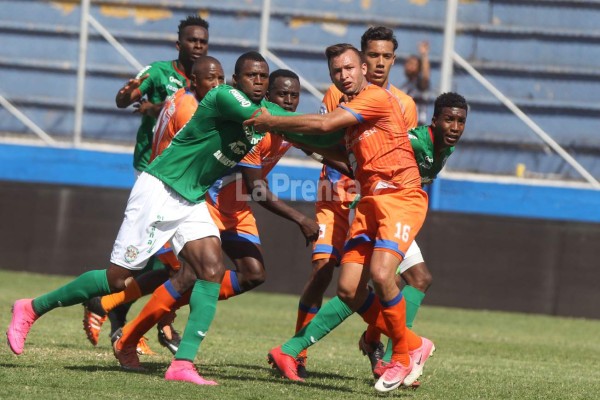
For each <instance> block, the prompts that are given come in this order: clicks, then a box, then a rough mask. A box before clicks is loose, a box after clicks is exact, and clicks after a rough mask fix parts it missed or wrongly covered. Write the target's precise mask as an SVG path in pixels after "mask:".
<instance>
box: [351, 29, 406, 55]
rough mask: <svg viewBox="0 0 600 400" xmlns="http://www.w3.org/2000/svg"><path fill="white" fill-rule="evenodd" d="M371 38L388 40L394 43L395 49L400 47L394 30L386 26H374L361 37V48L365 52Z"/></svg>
mask: <svg viewBox="0 0 600 400" xmlns="http://www.w3.org/2000/svg"><path fill="white" fill-rule="evenodd" d="M371 40H386V41H389V42H392V43H393V44H394V51H396V49H397V48H398V40H396V36H395V35H394V31H393V30H391V29H390V28H388V27H386V26H372V27H370V28H369V29H367V30H366V31H365V33H363V35H362V37H361V38H360V49H361V50H362V51H363V52H364V51H365V50H366V49H367V45H368V44H369V42H370V41H371Z"/></svg>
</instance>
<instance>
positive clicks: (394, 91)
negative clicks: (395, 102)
mask: <svg viewBox="0 0 600 400" xmlns="http://www.w3.org/2000/svg"><path fill="white" fill-rule="evenodd" d="M388 90H389V91H390V92H391V93H392V94H393V95H394V96H396V97H397V98H398V99H399V100H401V101H403V102H405V101H407V102H413V103H414V102H415V101H414V100H413V98H412V97H411V96H409V95H408V94H407V93H406V92H405V91H403V90H402V89H398V88H397V87H396V86H394V85H391V84H390V86H389V88H388Z"/></svg>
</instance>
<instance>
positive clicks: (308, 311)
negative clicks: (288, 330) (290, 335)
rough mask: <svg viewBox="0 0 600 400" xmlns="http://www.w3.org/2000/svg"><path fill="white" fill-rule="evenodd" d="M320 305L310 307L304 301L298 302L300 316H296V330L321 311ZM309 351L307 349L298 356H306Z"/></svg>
mask: <svg viewBox="0 0 600 400" xmlns="http://www.w3.org/2000/svg"><path fill="white" fill-rule="evenodd" d="M319 308H320V307H308V306H305V305H304V304H302V303H298V317H297V318H296V332H298V331H299V330H300V329H302V328H304V327H305V326H306V324H308V323H309V322H310V321H311V320H312V319H313V318H314V317H315V315H316V314H317V312H319ZM307 356H308V353H307V351H306V349H304V350H302V351H301V352H300V353H298V356H297V357H296V358H306V357H307Z"/></svg>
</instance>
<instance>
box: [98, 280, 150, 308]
mask: <svg viewBox="0 0 600 400" xmlns="http://www.w3.org/2000/svg"><path fill="white" fill-rule="evenodd" d="M140 297H142V291H141V290H140V286H139V285H138V283H137V282H136V281H135V279H134V280H132V281H131V282H130V283H129V285H127V287H126V288H125V290H123V291H122V292H119V293H113V294H108V295H106V296H102V298H101V299H100V304H102V308H104V311H106V312H107V313H109V312H110V311H112V310H113V309H115V308H116V307H117V306H120V305H121V304H125V303H130V302H132V301H133V300H137V299H139V298H140Z"/></svg>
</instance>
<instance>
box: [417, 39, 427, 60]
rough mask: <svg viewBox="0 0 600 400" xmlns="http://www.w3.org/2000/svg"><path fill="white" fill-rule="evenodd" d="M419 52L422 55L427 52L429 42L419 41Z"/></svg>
mask: <svg viewBox="0 0 600 400" xmlns="http://www.w3.org/2000/svg"><path fill="white" fill-rule="evenodd" d="M419 54H420V55H422V56H423V55H427V54H429V42H427V41H423V42H419Z"/></svg>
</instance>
